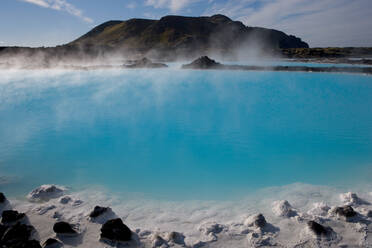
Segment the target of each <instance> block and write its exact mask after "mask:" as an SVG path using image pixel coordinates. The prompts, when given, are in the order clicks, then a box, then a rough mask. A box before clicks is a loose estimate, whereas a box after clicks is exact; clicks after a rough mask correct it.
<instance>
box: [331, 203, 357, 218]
mask: <svg viewBox="0 0 372 248" xmlns="http://www.w3.org/2000/svg"><path fill="white" fill-rule="evenodd" d="M335 213H336V214H337V215H339V216H343V217H345V218H351V217H354V216H356V215H357V213H356V212H355V211H354V209H353V208H352V207H351V206H343V207H337V208H336V209H335Z"/></svg>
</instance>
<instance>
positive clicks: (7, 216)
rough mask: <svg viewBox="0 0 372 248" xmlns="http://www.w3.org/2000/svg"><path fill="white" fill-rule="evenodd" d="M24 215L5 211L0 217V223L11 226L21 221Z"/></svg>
mask: <svg viewBox="0 0 372 248" xmlns="http://www.w3.org/2000/svg"><path fill="white" fill-rule="evenodd" d="M25 216H26V215H25V214H24V213H18V211H14V210H5V211H3V213H2V215H1V217H2V218H1V222H2V223H3V224H11V223H13V222H16V221H19V220H21V219H23V218H24V217H25Z"/></svg>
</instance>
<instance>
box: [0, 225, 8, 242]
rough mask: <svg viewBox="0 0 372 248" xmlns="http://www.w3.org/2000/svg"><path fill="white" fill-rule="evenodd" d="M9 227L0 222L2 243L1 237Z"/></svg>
mask: <svg viewBox="0 0 372 248" xmlns="http://www.w3.org/2000/svg"><path fill="white" fill-rule="evenodd" d="M7 229H8V227H7V226H4V225H1V224H0V243H1V238H2V237H3V235H4V233H5V232H6V230H7Z"/></svg>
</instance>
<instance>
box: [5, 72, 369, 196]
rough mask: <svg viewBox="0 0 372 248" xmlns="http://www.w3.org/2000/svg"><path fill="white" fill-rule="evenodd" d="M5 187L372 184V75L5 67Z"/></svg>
mask: <svg viewBox="0 0 372 248" xmlns="http://www.w3.org/2000/svg"><path fill="white" fill-rule="evenodd" d="M0 140H1V142H0V180H1V181H0V190H2V191H7V192H11V193H13V194H24V193H26V192H28V191H29V190H31V189H32V188H34V187H36V186H38V185H40V184H44V183H57V184H62V185H68V186H71V187H72V188H74V189H79V188H83V187H89V185H102V186H104V187H107V188H108V189H110V190H112V191H114V192H119V193H120V194H130V195H145V196H147V197H153V198H167V199H230V198H234V197H240V196H241V195H242V194H246V193H248V192H252V191H253V192H254V191H255V190H257V189H260V188H264V187H270V186H280V185H287V184H291V183H295V182H302V183H309V184H320V185H336V186H340V187H342V186H344V187H349V186H350V185H354V184H358V183H363V182H368V181H370V175H371V174H370V173H371V168H372V77H370V76H363V75H349V74H326V73H293V72H247V71H182V70H177V69H165V70H151V71H147V70H102V71H86V72H83V71H1V72H0Z"/></svg>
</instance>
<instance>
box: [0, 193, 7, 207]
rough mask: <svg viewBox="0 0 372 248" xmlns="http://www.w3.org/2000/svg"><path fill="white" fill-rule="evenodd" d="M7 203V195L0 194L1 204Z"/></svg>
mask: <svg viewBox="0 0 372 248" xmlns="http://www.w3.org/2000/svg"><path fill="white" fill-rule="evenodd" d="M5 201H6V198H5V195H4V194H3V193H1V192H0V204H1V203H4V202H5Z"/></svg>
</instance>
